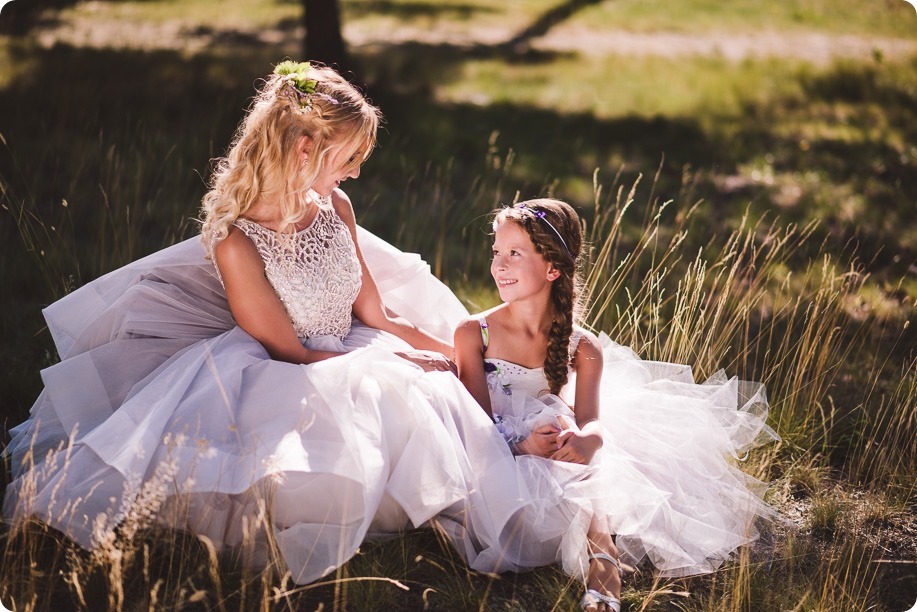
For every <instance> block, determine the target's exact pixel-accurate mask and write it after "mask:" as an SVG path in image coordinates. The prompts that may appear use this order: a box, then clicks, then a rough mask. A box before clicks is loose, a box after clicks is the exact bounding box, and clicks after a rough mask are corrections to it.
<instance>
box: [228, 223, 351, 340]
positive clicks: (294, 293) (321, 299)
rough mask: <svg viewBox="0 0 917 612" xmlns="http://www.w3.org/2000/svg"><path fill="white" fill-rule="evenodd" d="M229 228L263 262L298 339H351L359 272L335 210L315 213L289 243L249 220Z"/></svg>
mask: <svg viewBox="0 0 917 612" xmlns="http://www.w3.org/2000/svg"><path fill="white" fill-rule="evenodd" d="M233 224H234V225H235V226H236V227H238V228H239V229H240V230H242V231H243V232H244V233H245V235H246V236H248V237H249V238H250V239H251V241H252V242H253V243H254V244H255V247H256V248H257V249H258V253H259V254H260V255H261V257H262V259H264V274H265V276H266V277H267V280H268V282H270V283H271V286H272V287H274V291H276V292H277V296H278V297H280V300H281V301H282V302H283V305H284V307H285V308H286V310H287V314H289V315H290V319H291V320H292V322H293V328H294V329H295V330H296V334H297V335H298V336H299V337H300V338H302V339H305V338H311V337H313V336H337V337H338V338H342V339H343V338H344V336H346V335H347V334H348V333H350V321H351V310H352V308H353V302H354V300H355V299H356V298H357V294H358V293H359V292H360V286H361V282H362V281H361V276H362V271H361V268H360V261H359V260H358V259H357V251H356V247H355V246H354V244H353V238H352V237H351V235H350V230H349V229H347V226H346V225H345V224H344V222H343V221H341V218H340V217H338V215H337V213H336V212H334V210H333V209H331V208H321V209H319V211H318V214H317V215H316V217H315V220H314V221H313V222H312V224H311V225H310V226H309V227H307V228H305V229H303V230H300V231H299V232H296V233H295V234H293V235H292V236H291V237H289V238H287V237H280V236H278V235H277V232H275V231H274V230H272V229H268V228H266V227H264V226H263V225H259V224H257V223H255V222H254V221H250V220H248V219H242V218H239V219H236V220H235V222H234V223H233ZM288 240H292V242H291V243H288V242H287V241H288Z"/></svg>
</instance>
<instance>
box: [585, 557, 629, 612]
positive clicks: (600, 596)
mask: <svg viewBox="0 0 917 612" xmlns="http://www.w3.org/2000/svg"><path fill="white" fill-rule="evenodd" d="M593 561H597V562H608V563H610V564H611V567H612V568H613V569H614V571H616V572H617V577H618V584H620V578H621V564H620V562H619V561H618V560H617V559H615V558H614V557H612V556H611V555H609V554H607V553H603V552H597V553H592V554H591V555H589V565H590V572H589V577H590V578H592V579H596V578H598V579H597V580H595V581H596V582H598V583H599V584H600V585H601V586H600V588H602V590H606V588H607V587H608V586H610V585H608V584H607V583H608V580H607V579H606V580H602V579H601V577H597V576H596V575H595V573H593V572H592V571H591V565H592V562H593ZM601 574H604V575H605V576H607V571H606V572H600V575H601ZM589 582H590V583H592V582H593V580H590V581H589ZM596 586H599V585H596ZM616 590H617V589H616ZM580 606H581V607H582V609H583V610H587V611H588V612H621V600H620V599H618V598H617V597H614V596H613V595H611V594H610V593H607V592H606V593H601V592H599V591H598V590H596V589H587V590H586V593H585V595H583V599H582V600H581V601H580Z"/></svg>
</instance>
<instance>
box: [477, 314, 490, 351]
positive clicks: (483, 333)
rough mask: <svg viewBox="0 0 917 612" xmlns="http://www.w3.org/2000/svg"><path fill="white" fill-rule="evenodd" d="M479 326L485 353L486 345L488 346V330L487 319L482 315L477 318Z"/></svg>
mask: <svg viewBox="0 0 917 612" xmlns="http://www.w3.org/2000/svg"><path fill="white" fill-rule="evenodd" d="M478 323H479V324H480V325H481V341H482V342H483V343H484V352H487V345H489V344H490V329H489V328H488V327H487V318H486V317H484V316H483V315H482V316H481V317H479V318H478Z"/></svg>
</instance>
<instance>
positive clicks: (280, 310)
mask: <svg viewBox="0 0 917 612" xmlns="http://www.w3.org/2000/svg"><path fill="white" fill-rule="evenodd" d="M213 257H214V259H215V263H216V265H217V266H218V267H219V269H220V276H221V277H222V278H223V285H224V286H225V287H226V297H227V299H228V300H229V310H230V311H231V312H232V316H233V318H234V319H235V320H236V323H238V325H239V327H241V328H242V329H244V330H245V331H246V332H248V334H249V335H251V336H252V337H253V338H254V339H255V340H257V341H258V342H260V343H261V345H262V346H263V347H264V348H265V350H266V351H267V352H268V354H269V355H270V356H271V358H272V359H276V360H278V361H288V362H290V363H312V362H315V361H321V360H323V359H329V358H331V357H336V356H337V355H339V354H340V353H334V352H331V351H313V350H310V349H307V348H305V347H304V346H303V345H302V343H301V342H300V340H299V337H298V336H297V335H296V331H295V330H294V329H293V323H292V321H290V315H289V314H287V311H286V309H285V308H284V307H283V303H282V302H281V301H280V298H279V297H277V293H275V292H274V288H273V287H272V286H271V284H270V283H269V282H268V280H267V277H265V275H264V260H263V259H261V255H259V254H258V250H257V249H256V248H255V245H254V244H253V243H252V241H251V240H250V239H249V238H248V236H246V235H245V234H244V233H242V232H241V231H240V230H238V229H236V228H230V230H229V235H228V236H226V238H224V239H223V240H221V241H220V242H219V243H217V244H216V246H215V247H214V249H213Z"/></svg>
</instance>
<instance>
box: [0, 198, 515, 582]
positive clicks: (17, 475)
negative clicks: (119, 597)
mask: <svg viewBox="0 0 917 612" xmlns="http://www.w3.org/2000/svg"><path fill="white" fill-rule="evenodd" d="M237 225H238V226H239V227H240V229H242V230H243V231H244V232H245V233H246V234H248V235H249V236H250V237H251V238H252V240H253V241H254V242H255V244H256V246H257V247H258V248H259V252H261V254H262V256H263V257H264V258H265V267H266V275H267V276H268V279H269V280H270V281H271V283H272V285H273V286H274V288H275V290H276V291H277V292H278V294H279V295H280V297H281V298H282V300H283V302H284V304H285V306H286V308H287V311H288V313H289V314H290V315H291V319H292V320H293V322H294V327H295V328H296V329H297V331H298V332H299V333H300V337H301V338H302V340H303V342H304V343H305V344H306V345H307V346H309V347H314V348H322V349H327V350H336V351H348V352H347V354H346V355H344V356H341V357H337V358H334V359H329V360H326V361H322V362H319V363H315V364H311V365H294V364H289V363H284V362H280V361H274V360H271V359H270V358H269V356H268V354H267V352H266V351H265V350H264V348H263V347H262V346H261V345H260V344H259V343H258V342H257V341H255V340H254V339H253V338H252V337H251V336H249V335H248V334H247V333H245V332H244V331H243V330H242V329H241V328H239V327H237V326H235V324H234V322H233V319H232V316H231V314H230V312H229V309H228V304H227V302H226V298H225V294H224V292H223V289H222V286H221V284H220V282H219V279H218V276H217V274H216V271H215V269H214V266H213V264H212V263H211V262H210V261H209V260H207V259H206V257H205V255H206V251H205V249H204V247H203V246H202V244H201V241H200V239H199V238H193V239H191V240H188V241H185V242H183V243H180V244H178V245H175V246H173V247H171V248H168V249H165V250H163V251H160V252H158V253H155V254H153V255H151V256H149V257H146V258H144V259H141V260H139V261H137V262H135V263H132V264H130V265H128V266H126V267H124V268H122V269H119V270H117V271H114V272H112V273H110V274H108V275H106V276H104V277H101V278H99V279H97V280H96V281H94V282H92V283H89V284H88V285H86V286H84V287H82V288H80V289H79V290H77V291H75V292H73V293H72V294H70V295H68V296H67V297H65V298H63V299H62V300H60V301H58V302H56V303H54V304H52V305H51V306H50V307H48V308H47V309H46V310H45V312H44V314H45V317H46V319H47V322H48V326H49V328H50V330H51V333H52V336H53V338H54V341H55V343H56V346H57V349H58V351H59V354H60V356H61V361H60V362H59V363H58V364H56V365H54V366H52V367H50V368H47V369H46V370H44V371H42V379H43V382H44V383H45V389H44V391H43V392H42V394H41V396H40V397H39V398H38V400H37V401H36V403H35V405H34V406H33V408H32V411H31V416H30V418H29V419H28V420H27V421H26V422H25V423H23V424H22V425H20V426H19V427H17V428H16V429H14V430H13V439H12V442H11V443H10V444H9V446H8V447H7V452H8V453H9V454H10V456H11V458H12V470H13V477H14V480H13V482H12V484H11V485H10V486H9V488H8V490H7V495H6V499H5V500H4V513H5V515H6V516H7V517H13V518H17V519H18V518H24V517H29V516H34V517H37V518H39V519H41V520H43V521H45V522H47V523H48V524H49V525H51V526H52V527H54V528H56V529H58V530H60V531H62V532H64V533H65V534H66V535H68V536H69V537H71V538H72V539H73V540H75V541H76V542H78V543H79V544H81V545H83V546H84V547H87V548H92V547H95V546H98V545H100V544H101V543H102V542H103V541H104V540H105V539H106V538H110V537H111V536H112V535H113V534H114V533H115V530H116V528H118V526H119V525H126V524H127V525H138V524H140V525H141V526H142V525H143V524H145V523H146V522H149V521H150V520H155V521H157V522H159V523H161V524H165V525H168V526H172V527H176V528H180V529H183V530H188V531H190V532H192V533H196V534H200V535H203V536H206V537H208V538H209V539H210V541H211V542H213V544H214V545H215V546H216V548H217V549H218V550H224V551H225V550H230V551H238V552H239V553H241V554H242V556H243V557H244V559H245V560H246V561H248V562H251V563H253V564H255V565H259V564H264V563H265V562H267V561H268V559H269V558H270V557H269V548H270V547H272V546H276V551H278V552H279V553H280V558H281V559H282V561H283V562H284V563H285V564H286V566H287V568H288V569H289V571H290V573H291V575H292V578H293V580H295V581H296V582H299V583H306V582H310V581H312V580H315V579H316V578H319V577H320V576H322V575H324V574H326V573H328V572H330V571H331V570H333V569H334V568H335V567H337V566H339V565H340V564H342V563H343V562H345V561H346V560H347V559H349V558H350V557H351V556H352V555H353V554H354V553H355V551H356V550H357V548H358V547H359V546H360V544H361V543H362V542H363V541H364V539H366V538H367V537H371V536H373V535H379V534H391V533H396V532H398V531H399V530H401V529H404V528H408V527H410V526H420V525H423V524H424V523H426V522H427V521H429V520H430V519H432V518H434V517H437V520H438V521H440V522H441V523H442V524H443V525H444V526H445V527H446V528H447V529H449V530H450V531H451V532H453V533H458V532H461V533H462V534H464V535H463V537H465V538H467V542H466V543H462V544H461V545H460V549H461V551H462V552H463V553H464V554H465V555H466V556H467V558H468V559H469V560H470V561H471V562H474V560H475V559H476V558H477V557H478V556H479V551H483V550H486V549H488V548H489V547H490V545H489V544H487V542H491V543H493V544H494V545H497V544H496V543H497V542H499V534H500V533H501V532H502V531H503V530H504V527H505V523H506V522H507V521H508V520H509V519H510V517H511V516H512V515H513V514H514V513H515V512H516V511H517V510H518V508H519V507H520V506H521V504H522V500H523V499H524V498H525V494H524V491H515V490H513V489H512V483H513V482H517V481H518V476H517V474H516V469H517V468H516V465H515V463H514V462H513V459H512V456H511V454H510V453H509V451H508V450H507V448H506V444H505V442H504V441H503V440H502V438H500V437H499V436H498V435H495V432H494V431H493V424H492V423H491V421H490V419H489V418H488V417H487V416H486V415H485V414H484V413H483V412H482V411H481V409H480V407H478V405H477V404H476V403H475V402H474V400H473V398H472V397H471V396H470V395H469V394H468V393H467V392H466V391H465V389H464V387H463V386H462V385H461V383H459V381H458V380H457V379H456V377H455V376H454V375H452V374H451V373H446V372H440V373H424V372H423V371H422V370H421V369H420V368H419V367H418V366H415V365H413V364H411V363H409V362H407V361H405V360H403V359H401V358H400V357H397V356H395V355H394V354H393V350H400V349H405V348H409V347H407V345H406V344H404V343H403V342H402V341H400V340H399V339H397V338H396V337H394V336H392V335H390V334H386V333H383V332H380V331H378V330H375V329H372V328H368V327H366V326H365V325H362V324H361V323H359V322H358V321H356V320H353V321H351V306H352V299H353V296H354V295H355V292H356V290H358V289H359V283H360V267H359V263H358V261H357V259H356V254H355V250H354V247H353V242H352V240H351V238H350V233H349V231H348V230H347V228H346V226H345V225H344V224H343V222H341V220H340V219H339V218H338V216H337V215H336V213H335V212H334V211H333V210H332V209H326V210H323V211H322V212H321V213H320V214H319V215H318V217H317V219H316V221H315V223H313V224H312V225H311V226H310V227H309V228H308V229H307V230H304V231H303V232H300V233H299V234H297V235H296V249H295V250H294V251H290V250H287V251H284V250H283V249H278V248H273V247H275V246H276V245H274V244H273V241H274V239H275V235H274V232H272V231H270V230H266V229H264V228H260V226H257V225H256V224H254V223H251V222H246V221H244V220H240V221H239V222H238V223H237ZM259 228H260V229H259ZM359 240H360V245H361V248H362V250H363V253H364V256H365V258H366V260H367V261H368V262H369V265H370V268H371V270H372V272H373V276H374V279H375V281H376V283H377V285H378V286H379V288H380V291H381V293H382V295H383V299H384V301H385V303H386V305H387V306H388V307H389V308H391V309H392V310H394V311H396V312H398V313H399V314H401V315H403V316H406V317H408V318H409V319H410V320H412V321H413V322H414V323H416V324H417V325H419V326H421V327H423V328H425V329H427V330H430V331H431V332H433V333H436V334H438V335H440V336H441V337H449V336H450V335H451V330H452V326H453V325H454V324H455V323H456V322H457V321H458V320H459V319H461V318H462V317H464V316H467V311H466V310H465V309H464V307H463V306H462V305H461V303H460V302H459V301H458V300H457V299H456V298H455V297H454V296H453V295H452V293H450V292H449V291H448V289H447V288H446V287H445V286H444V285H442V284H441V283H440V282H439V281H438V280H436V279H435V278H434V277H433V276H432V275H431V274H430V272H429V267H428V266H427V265H426V264H425V263H424V262H423V261H422V260H421V259H420V258H419V257H418V256H416V255H411V254H405V253H401V252H400V251H398V250H396V249H394V248H393V247H391V246H390V245H388V244H386V243H385V242H383V241H381V240H380V239H378V238H376V237H375V236H373V235H372V234H370V233H368V232H366V231H364V230H362V228H361V229H360V230H359ZM485 498H486V499H485ZM501 517H502V518H501ZM453 523H455V524H456V526H453V525H452V524H453ZM122 529H123V527H122Z"/></svg>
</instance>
